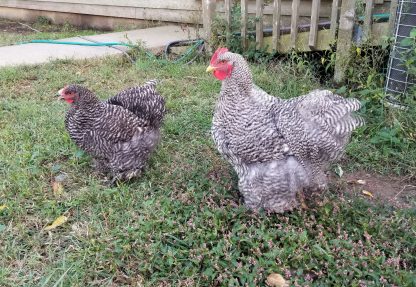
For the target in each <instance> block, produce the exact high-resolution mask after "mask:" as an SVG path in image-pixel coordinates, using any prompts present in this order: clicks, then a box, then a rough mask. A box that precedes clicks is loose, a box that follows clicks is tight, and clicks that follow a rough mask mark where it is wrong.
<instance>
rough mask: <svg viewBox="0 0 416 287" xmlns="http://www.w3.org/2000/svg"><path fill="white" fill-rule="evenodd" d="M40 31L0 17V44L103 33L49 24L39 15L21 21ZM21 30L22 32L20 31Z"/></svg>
mask: <svg viewBox="0 0 416 287" xmlns="http://www.w3.org/2000/svg"><path fill="white" fill-rule="evenodd" d="M23 24H26V25H29V26H30V27H32V28H34V29H36V30H38V31H40V32H36V31H34V30H31V29H30V28H28V27H27V26H24V25H21V24H19V23H17V22H14V21H11V20H6V19H0V28H1V27H4V28H5V29H4V30H5V31H2V33H0V46H8V45H13V44H16V43H19V42H25V41H31V40H56V39H63V38H70V37H76V36H88V35H94V34H97V33H103V32H102V31H101V32H100V31H97V30H93V29H83V30H80V29H79V28H76V27H74V26H72V25H70V24H68V23H66V24H63V25H57V24H51V23H50V22H49V21H48V20H47V19H46V18H44V17H39V18H38V20H37V21H36V22H34V23H23ZM22 31H23V33H22Z"/></svg>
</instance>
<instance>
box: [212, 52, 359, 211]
mask: <svg viewBox="0 0 416 287" xmlns="http://www.w3.org/2000/svg"><path fill="white" fill-rule="evenodd" d="M207 72H213V74H214V76H215V77H216V78H217V79H219V80H221V81H222V87H221V92H220V95H219V98H218V100H217V104H216V108H215V112H214V118H213V122H212V136H213V139H214V142H215V144H216V146H217V149H218V151H219V152H220V154H221V155H222V156H223V157H224V158H225V159H226V160H227V161H228V162H229V163H230V164H231V165H232V166H233V168H234V169H235V171H236V173H237V175H238V178H239V182H238V183H239V189H240V192H241V193H242V195H243V196H244V201H245V204H246V205H247V206H248V207H249V208H250V209H254V210H258V209H266V210H268V211H272V212H284V211H287V210H291V209H293V208H294V207H296V206H297V205H298V201H297V199H296V195H300V196H301V197H302V194H303V192H304V191H311V190H312V191H313V190H322V189H324V188H325V187H326V185H327V177H326V174H325V172H326V171H327V169H328V167H329V165H330V164H331V163H333V162H336V161H337V160H338V159H339V158H340V157H341V156H342V154H343V152H344V149H345V146H346V144H347V143H348V142H349V139H350V136H351V133H352V132H353V130H354V129H356V128H358V127H360V126H362V125H363V124H364V120H363V119H362V118H361V117H360V116H358V115H355V114H354V112H355V111H358V110H359V109H360V107H361V104H360V102H359V101H358V100H356V99H346V98H343V97H341V96H339V95H336V94H334V93H332V92H331V91H328V90H314V91H311V92H310V93H308V94H306V95H302V96H299V97H296V98H293V99H288V100H284V99H280V98H277V97H273V96H271V95H268V94H267V93H266V92H265V91H263V90H261V89H260V88H259V87H257V86H256V85H255V84H254V83H253V77H252V74H251V71H250V67H249V66H248V64H247V62H246V61H245V60H244V58H243V57H242V56H241V55H239V54H235V53H231V52H229V51H228V50H227V49H226V48H220V49H218V50H217V51H216V52H215V54H214V55H213V57H212V59H211V62H210V66H209V67H208V68H207Z"/></svg>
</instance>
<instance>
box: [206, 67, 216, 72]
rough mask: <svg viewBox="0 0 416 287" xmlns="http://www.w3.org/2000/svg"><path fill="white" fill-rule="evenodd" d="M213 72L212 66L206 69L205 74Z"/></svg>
mask: <svg viewBox="0 0 416 287" xmlns="http://www.w3.org/2000/svg"><path fill="white" fill-rule="evenodd" d="M213 71H215V67H213V66H208V68H207V70H206V72H207V73H212V72H213Z"/></svg>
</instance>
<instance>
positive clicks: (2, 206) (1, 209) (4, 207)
mask: <svg viewBox="0 0 416 287" xmlns="http://www.w3.org/2000/svg"><path fill="white" fill-rule="evenodd" d="M6 208H9V207H8V206H7V205H5V204H3V205H0V211H3V210H5V209H6Z"/></svg>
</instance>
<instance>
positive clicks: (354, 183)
mask: <svg viewBox="0 0 416 287" xmlns="http://www.w3.org/2000/svg"><path fill="white" fill-rule="evenodd" d="M336 183H337V185H340V186H343V187H345V190H346V191H347V192H349V193H352V194H354V195H357V196H363V197H366V198H367V199H369V200H376V201H382V202H385V203H390V204H392V205H394V206H397V207H403V208H410V207H415V203H416V182H409V180H408V179H407V178H404V177H398V176H390V175H389V176H385V175H384V176H383V175H379V174H374V173H369V172H366V171H357V172H353V173H348V174H346V175H344V176H343V177H342V178H338V179H336Z"/></svg>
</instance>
